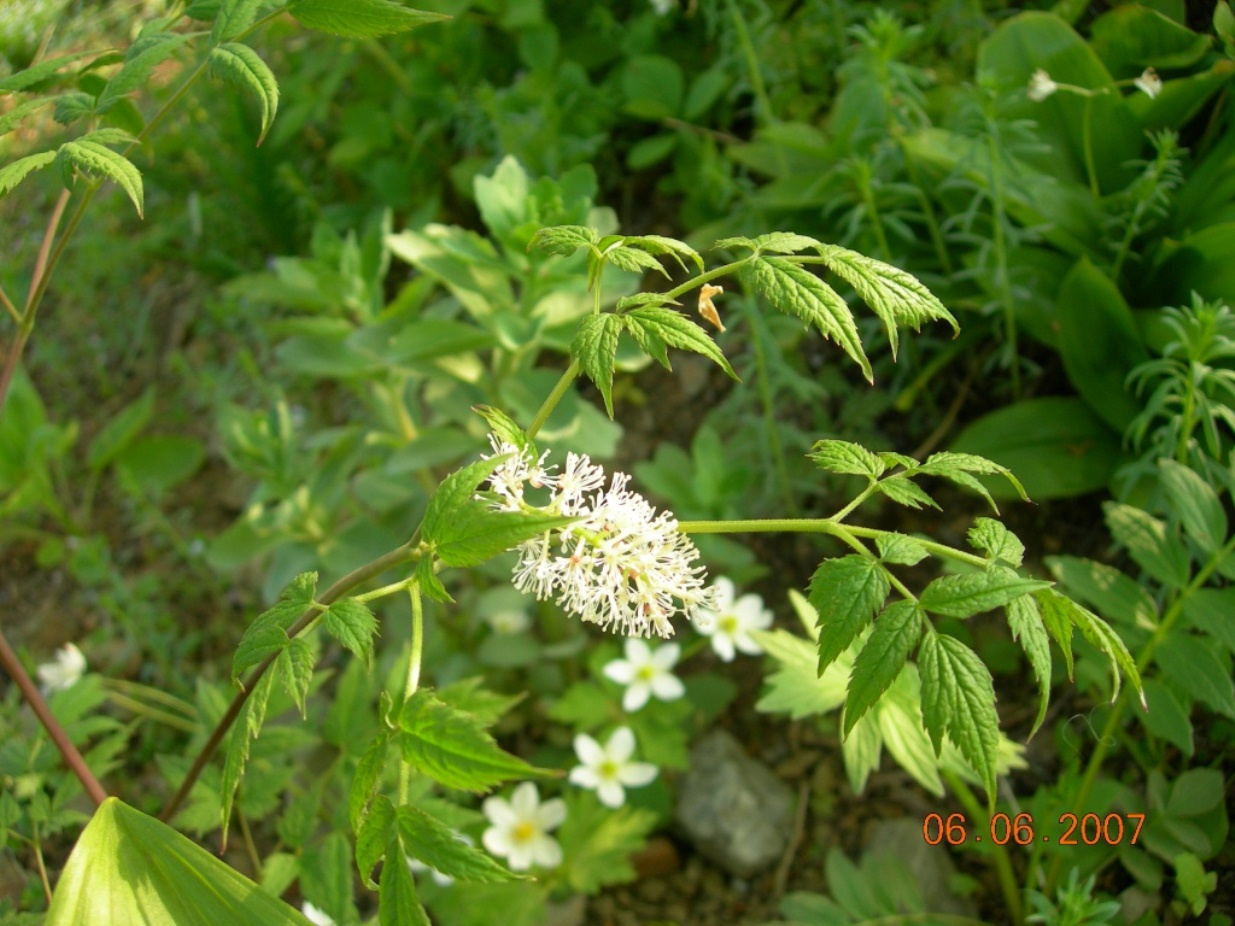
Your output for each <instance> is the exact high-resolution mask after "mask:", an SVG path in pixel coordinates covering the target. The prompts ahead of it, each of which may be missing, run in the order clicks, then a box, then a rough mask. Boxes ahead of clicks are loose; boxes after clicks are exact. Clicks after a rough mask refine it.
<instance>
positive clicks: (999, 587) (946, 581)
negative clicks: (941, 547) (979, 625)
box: [919, 566, 1051, 617]
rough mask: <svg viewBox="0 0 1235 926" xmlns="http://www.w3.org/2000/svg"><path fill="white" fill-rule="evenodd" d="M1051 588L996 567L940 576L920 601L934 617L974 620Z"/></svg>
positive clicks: (924, 592)
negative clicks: (1027, 595) (981, 570)
mask: <svg viewBox="0 0 1235 926" xmlns="http://www.w3.org/2000/svg"><path fill="white" fill-rule="evenodd" d="M1050 585H1051V583H1050V582H1043V581H1041V580H1039V579H1025V578H1022V577H1021V576H1018V575H1017V574H1016V573H1015V572H1013V571H1012V570H1011V569H1006V568H1003V567H999V566H992V567H991V568H989V569H987V570H986V571H984V572H972V573H967V574H965V575H955V576H940V577H939V578H938V579H935V580H934V581H933V582H931V584H930V585H928V586H926V588H925V589H923V590H922V595H921V597H920V598H919V601H920V602H921V604H922V607H923V608H925V609H926V610H927V611H930V612H931V613H933V614H942V615H944V616H946V617H970V616H972V615H974V614H979V613H981V612H982V611H990V610H992V609H994V608H998V607H1001V606H1002V605H1006V604H1007V603H1008V602H1010V601H1013V600H1014V599H1016V598H1019V597H1020V596H1021V595H1025V594H1028V593H1029V592H1034V591H1037V590H1038V589H1043V588H1048V587H1050Z"/></svg>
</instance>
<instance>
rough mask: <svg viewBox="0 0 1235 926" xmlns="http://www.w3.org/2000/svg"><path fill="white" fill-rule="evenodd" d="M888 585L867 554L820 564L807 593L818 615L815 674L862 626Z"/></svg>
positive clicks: (881, 569) (842, 649)
mask: <svg viewBox="0 0 1235 926" xmlns="http://www.w3.org/2000/svg"><path fill="white" fill-rule="evenodd" d="M890 588H891V585H890V584H889V582H888V577H887V574H886V573H885V572H884V570H883V567H882V566H880V565H879V563H878V561H877V560H873V559H871V558H870V557H867V556H861V555H859V554H856V553H854V554H850V555H849V556H841V557H837V558H836V559H830V560H827V561H825V562H823V563H821V564H820V566H819V568H818V569H816V570H815V574H814V575H813V576H811V580H810V595H809V598H810V603H811V606H812V607H813V608H814V609H815V612H816V613H817V614H818V615H819V623H818V627H819V664H818V667H817V669H816V671H817V673H818V674H820V675H822V674H823V672H824V670H825V669H827V667H828V666H829V665H831V663H832V661H833V660H834V659H836V657H838V656H839V655H840V654H841V653H843V652H844V651H845V650H847V649H849V646H850V644H852V643H853V641H854V640H855V639H856V638H857V636H858V634H859V633H861V632H862V631H863V630H865V629H866V626H867V625H868V624H869V623H870V622H871V619H872V618H873V617H874V616H875V612H877V611H878V610H879V609H880V608H882V607H883V600H884V599H885V598H886V597H887V596H888V590H889V589H890Z"/></svg>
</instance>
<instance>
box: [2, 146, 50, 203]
mask: <svg viewBox="0 0 1235 926" xmlns="http://www.w3.org/2000/svg"><path fill="white" fill-rule="evenodd" d="M55 159H56V152H54V151H40V152H39V153H38V154H28V155H26V156H25V157H24V158H18V159H17V160H16V161H14V162H13V163H12V164H5V165H4V166H3V167H0V196H3V195H4V194H5V193H7V192H9V191H10V190H11V189H13V187H15V186H17V184H19V183H21V182H22V181H23V180H25V179H26V177H27V176H28V175H29V174H31V173H32V172H33V171H36V170H41V169H42V168H44V167H46V166H47V165H48V164H50V163H51V162H52V161H54V160H55Z"/></svg>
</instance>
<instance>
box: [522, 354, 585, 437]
mask: <svg viewBox="0 0 1235 926" xmlns="http://www.w3.org/2000/svg"><path fill="white" fill-rule="evenodd" d="M582 369H583V367H581V366H580V365H579V361H578V360H572V361H571V362H570V366H568V367H567V368H566V372H564V373H563V374H562V377H561V379H559V380H558V381H557V385H556V386H554V387H553V391H552V392H550V393H549V395H548V397H547V398H546V399H545V401H544V404H543V405H541V406H540V411H538V412H537V413H536V417H535V418H533V419H532V423H531V424H529V425H528V426H527V439H528V440H531V439H532V438H534V437H535V436H536V434H537V432H539V431H540V429H541V428H542V427H544V424H545V422H546V421H548V420H549V416H550V415H552V414H553V410H554V409H555V408H557V404H558V402H560V401H562V396H564V395H566V390H567V389H569V388H570V384H571V383H573V382H574V381H575V380H576V379H577V378H578V376H579V373H580V371H581V370H582Z"/></svg>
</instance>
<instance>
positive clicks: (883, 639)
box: [843, 600, 924, 736]
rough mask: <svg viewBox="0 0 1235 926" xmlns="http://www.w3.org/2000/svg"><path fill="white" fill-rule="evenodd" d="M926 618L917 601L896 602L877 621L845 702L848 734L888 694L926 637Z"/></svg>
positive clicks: (861, 656)
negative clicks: (924, 630) (924, 626)
mask: <svg viewBox="0 0 1235 926" xmlns="http://www.w3.org/2000/svg"><path fill="white" fill-rule="evenodd" d="M923 618H924V615H923V614H922V612H921V611H920V610H919V609H918V606H917V604H916V603H915V602H913V601H906V600H901V601H894V602H892V603H891V604H890V605H888V606H887V607H886V608H885V609H884V610H883V613H882V614H880V615H879V616H878V617H877V618H875V629H874V632H873V633H871V635H870V636H869V637H868V638H867V640H866V644H865V645H864V646H863V647H862V649H861V650H859V652H858V656H857V659H855V660H854V663H853V672H852V673H851V674H850V676H849V694H848V696H847V697H846V698H845V715H844V716H845V722H844V726H843V730H844V734H845V735H846V736H848V735H849V731H850V730H852V729H853V725H854V724H855V723H857V722H858V721H859V720H860V719H861V718H862V715H863V714H865V713H866V712H867V711H868V710H870V708H871V707H872V706H873V705H874V704H875V702H876V701H878V700H879V698H880V696H881V695H882V694H883V693H884V692H885V691H887V689H888V686H889V685H891V684H892V683H893V682H894V681H895V680H896V677H897V676H898V675H899V674H900V672H901V670H902V669H903V668H904V667H905V661H906V660H907V659H908V658H909V654H910V653H911V652H913V649H914V647H915V646H917V645H918V640H919V639H921V637H922V621H923Z"/></svg>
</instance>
